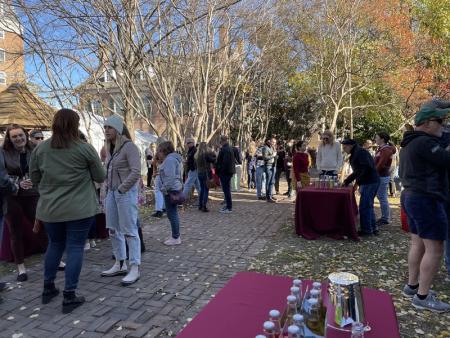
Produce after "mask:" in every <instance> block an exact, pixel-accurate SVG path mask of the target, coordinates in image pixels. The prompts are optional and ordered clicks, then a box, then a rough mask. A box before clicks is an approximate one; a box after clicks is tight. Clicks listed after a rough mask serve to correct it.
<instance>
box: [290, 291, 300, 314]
mask: <svg viewBox="0 0 450 338" xmlns="http://www.w3.org/2000/svg"><path fill="white" fill-rule="evenodd" d="M291 295H292V296H295V299H296V307H297V312H299V311H300V307H301V305H302V297H301V295H300V288H298V287H297V286H293V287H291Z"/></svg>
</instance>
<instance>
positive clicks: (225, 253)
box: [0, 192, 292, 338]
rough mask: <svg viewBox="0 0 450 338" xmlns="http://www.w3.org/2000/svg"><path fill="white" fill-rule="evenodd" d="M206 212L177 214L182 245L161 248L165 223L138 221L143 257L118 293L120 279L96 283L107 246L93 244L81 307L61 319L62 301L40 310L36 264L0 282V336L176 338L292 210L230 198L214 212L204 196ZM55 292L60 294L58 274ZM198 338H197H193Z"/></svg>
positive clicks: (106, 261)
mask: <svg viewBox="0 0 450 338" xmlns="http://www.w3.org/2000/svg"><path fill="white" fill-rule="evenodd" d="M212 196H213V199H214V200H215V201H213V202H212V203H211V205H210V209H211V212H209V213H202V212H199V211H198V210H196V209H195V208H190V209H187V210H186V211H183V212H182V213H181V236H182V240H183V243H182V245H181V246H177V247H166V246H164V245H163V244H162V241H163V240H164V239H165V238H166V237H167V236H169V234H170V231H169V222H168V220H167V218H163V219H161V220H155V219H152V220H148V221H147V222H144V224H145V226H144V228H143V233H144V237H145V243H146V246H147V252H145V253H144V254H143V256H142V266H141V279H140V280H139V281H138V282H137V283H135V284H134V285H132V286H129V287H122V286H120V279H121V277H113V278H101V277H100V272H101V271H102V270H104V269H105V268H109V267H110V266H111V264H112V263H113V261H112V259H111V244H110V242H109V240H105V241H102V242H100V243H99V245H98V246H97V247H96V248H95V249H91V250H89V251H88V252H87V253H86V255H85V261H84V265H83V270H82V273H81V276H80V284H79V294H80V295H84V296H85V297H86V299H87V302H86V304H84V305H83V306H81V307H80V308H78V309H76V310H75V311H74V312H73V313H71V314H68V315H63V314H62V313H61V301H62V296H59V297H58V298H56V299H54V300H53V301H52V302H51V303H50V304H47V305H42V304H41V301H40V294H41V291H42V284H43V282H42V269H43V267H42V263H39V264H37V265H35V266H33V267H30V268H29V271H28V275H29V280H28V281H27V282H25V283H17V282H16V281H15V277H16V276H15V275H9V276H7V277H6V278H3V280H5V281H7V282H9V285H8V286H9V290H8V291H5V292H3V293H2V297H3V299H4V301H3V303H2V304H1V305H0V337H14V338H19V337H167V336H173V335H175V334H176V333H177V332H179V331H180V330H181V329H182V328H183V326H184V325H186V323H187V322H188V321H189V319H190V318H192V317H194V316H195V315H196V314H197V313H198V312H199V311H200V309H201V308H202V307H203V306H204V305H205V304H207V303H208V301H209V300H210V299H211V297H213V295H214V294H216V293H217V291H218V290H220V289H221V288H222V287H223V285H224V284H225V283H226V282H227V281H228V280H229V279H230V278H231V277H232V276H233V274H234V273H235V272H237V271H243V270H246V267H247V265H248V263H249V259H250V258H252V257H254V256H255V255H257V254H258V252H259V251H260V250H261V249H262V248H263V247H264V245H265V243H266V241H267V240H268V239H270V238H271V236H273V234H274V233H275V232H276V231H277V230H278V228H279V227H280V225H282V224H283V223H285V222H287V221H288V218H290V217H291V210H292V204H291V203H288V202H287V201H283V202H281V203H277V204H269V203H266V202H264V201H256V200H255V197H254V194H253V193H252V194H248V193H239V194H237V193H234V194H233V198H234V206H233V213H232V214H229V215H223V214H220V213H219V212H218V210H219V208H220V206H219V200H220V199H221V195H220V194H219V193H218V192H214V193H212ZM56 284H57V286H58V287H59V288H60V289H62V288H63V285H64V284H63V273H62V272H58V278H57V281H56ZM199 338H201V337H199Z"/></svg>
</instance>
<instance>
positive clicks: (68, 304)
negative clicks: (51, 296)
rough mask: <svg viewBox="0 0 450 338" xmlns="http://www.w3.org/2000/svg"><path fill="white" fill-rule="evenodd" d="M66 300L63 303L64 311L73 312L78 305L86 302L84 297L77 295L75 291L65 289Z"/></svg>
mask: <svg viewBox="0 0 450 338" xmlns="http://www.w3.org/2000/svg"><path fill="white" fill-rule="evenodd" d="M63 295H64V300H63V303H62V313H64V314H66V313H71V312H72V311H73V310H75V309H76V308H77V307H79V306H81V305H83V303H84V302H85V299H84V297H78V296H76V295H75V291H63Z"/></svg>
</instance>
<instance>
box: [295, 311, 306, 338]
mask: <svg viewBox="0 0 450 338" xmlns="http://www.w3.org/2000/svg"><path fill="white" fill-rule="evenodd" d="M293 319H294V325H296V326H298V328H299V329H300V331H299V336H300V337H301V338H303V337H305V319H304V317H303V316H302V315H300V314H296V315H294V317H293Z"/></svg>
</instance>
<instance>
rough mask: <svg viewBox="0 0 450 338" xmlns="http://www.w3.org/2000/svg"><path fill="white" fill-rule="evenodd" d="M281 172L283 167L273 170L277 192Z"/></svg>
mask: <svg viewBox="0 0 450 338" xmlns="http://www.w3.org/2000/svg"><path fill="white" fill-rule="evenodd" d="M283 172H284V169H283V168H277V169H276V172H275V191H276V193H277V194H278V193H279V192H280V178H281V174H282V173H283Z"/></svg>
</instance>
